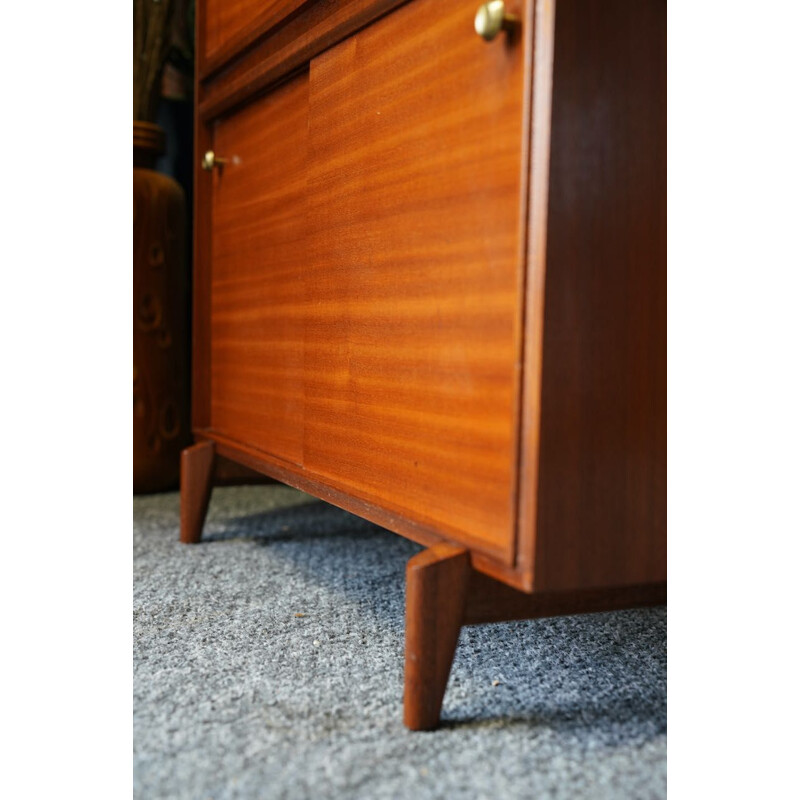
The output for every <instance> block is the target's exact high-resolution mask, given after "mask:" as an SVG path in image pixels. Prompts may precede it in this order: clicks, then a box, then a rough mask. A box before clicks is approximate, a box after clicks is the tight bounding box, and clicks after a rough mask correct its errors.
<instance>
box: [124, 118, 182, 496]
mask: <svg viewBox="0 0 800 800" xmlns="http://www.w3.org/2000/svg"><path fill="white" fill-rule="evenodd" d="M163 147H164V134H163V131H162V130H161V129H160V128H159V127H158V126H157V125H153V124H150V123H145V122H134V123H133V491H134V492H135V493H139V492H155V491H163V490H167V489H173V488H175V487H177V485H178V479H179V473H180V452H181V450H182V449H183V447H185V446H186V445H187V444H188V443H189V433H190V431H189V347H188V343H189V332H188V324H189V315H188V275H187V265H186V255H185V250H186V201H185V197H184V192H183V189H181V187H180V185H179V184H178V183H177V182H176V181H174V180H173V179H172V178H170V177H168V176H167V175H163V174H161V173H159V172H156V171H155V170H153V169H152V167H153V164H154V161H155V157H156V156H157V155H158V154H159V153H160V152H163Z"/></svg>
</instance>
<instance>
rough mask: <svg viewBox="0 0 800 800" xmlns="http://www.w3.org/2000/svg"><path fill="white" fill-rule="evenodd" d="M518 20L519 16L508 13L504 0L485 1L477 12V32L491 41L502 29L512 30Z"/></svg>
mask: <svg viewBox="0 0 800 800" xmlns="http://www.w3.org/2000/svg"><path fill="white" fill-rule="evenodd" d="M518 22H519V17H515V16H514V15H513V14H506V4H505V3H504V2H503V0H491V1H490V2H489V3H484V4H483V5H482V6H481V7H480V8H479V9H478V13H477V14H475V33H477V34H478V36H482V37H483V38H484V39H486V41H487V42H491V41H492V39H494V37H495V36H497V34H498V33H500V31H502V30H507V31H510V30H511V29H512V28H514V26H515V25H517V23H518Z"/></svg>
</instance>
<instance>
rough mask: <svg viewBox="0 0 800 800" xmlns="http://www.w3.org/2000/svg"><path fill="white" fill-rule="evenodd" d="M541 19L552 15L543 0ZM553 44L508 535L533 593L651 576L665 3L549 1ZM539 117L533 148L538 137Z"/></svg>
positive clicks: (662, 500)
mask: <svg viewBox="0 0 800 800" xmlns="http://www.w3.org/2000/svg"><path fill="white" fill-rule="evenodd" d="M547 5H548V4H546V3H545V4H541V6H540V7H541V8H544V9H546V7H547ZM540 23H541V26H542V28H546V27H548V26H552V19H551V18H549V17H547V15H546V12H545V11H542V12H541V16H540ZM537 24H539V23H537ZM537 42H538V40H537ZM552 50H553V66H552V69H553V83H552V111H551V120H552V121H551V123H550V128H551V129H550V132H549V151H550V160H549V175H547V176H545V177H546V179H547V186H548V187H549V192H545V191H543V190H542V187H538V188H539V191H538V193H535V194H534V196H533V200H532V202H533V204H534V209H533V212H532V228H533V236H532V238H531V248H532V252H531V258H530V262H531V267H530V270H529V305H528V308H529V314H528V334H527V335H528V339H527V341H526V365H525V373H526V381H527V383H526V387H525V395H524V402H523V408H524V410H525V411H524V413H525V417H526V418H525V421H524V430H525V431H526V436H525V438H524V444H525V446H524V447H523V451H522V459H523V464H522V481H523V483H522V486H521V496H522V497H523V506H522V515H521V521H520V533H521V536H520V544H521V547H522V548H523V552H524V555H523V559H524V561H525V563H526V564H531V565H532V566H533V568H534V577H533V581H532V584H531V585H532V587H533V588H534V589H535V590H537V591H547V592H551V591H565V590H573V589H584V588H591V587H604V586H625V585H630V584H638V583H647V582H654V583H658V582H661V581H664V580H666V465H667V459H666V329H667V328H666V253H667V247H666V3H663V2H655V1H654V2H638V3H630V2H627V0H580V2H578V0H559V2H558V5H557V10H556V17H555V30H554V38H553V39H552ZM538 63H539V62H538V60H537V65H538ZM538 122H539V117H538V116H537V118H536V121H535V122H534V148H535V147H536V145H537V141H536V139H537V135H541V136H543V137H545V136H546V135H547V133H546V132H544V131H542V129H541V126H539V125H538ZM537 163H538V161H537V160H536V157H535V156H534V168H533V175H534V180H535V179H536V176H537V171H536V166H537ZM539 178H542V176H541V174H540V175H539ZM535 189H536V187H534V190H535ZM545 200H546V201H547V204H548V205H547V208H546V209H545V208H544V207H543V205H542V204H543V203H544V202H545ZM537 204H538V205H537ZM545 214H546V220H547V227H546V250H545V242H544V241H543V240H544V239H545V237H544V235H543V232H542V217H543V216H544V215H545ZM545 253H546V267H545V265H544V264H542V261H541V259H542V256H543V255H544V254H545ZM545 271H546V277H545V276H544V272H545ZM542 280H543V281H544V297H543V298H542V296H541V289H540V286H541V283H542ZM531 281H533V283H530V282H531ZM542 299H543V301H544V308H543V311H541V310H540V309H541V302H542ZM540 326H543V328H540ZM539 370H541V379H540V380H539V378H538V375H539ZM537 397H538V398H540V400H539V403H537ZM537 416H538V419H537ZM537 438H538V441H537ZM537 461H538V474H537Z"/></svg>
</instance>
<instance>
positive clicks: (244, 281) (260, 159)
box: [205, 73, 308, 464]
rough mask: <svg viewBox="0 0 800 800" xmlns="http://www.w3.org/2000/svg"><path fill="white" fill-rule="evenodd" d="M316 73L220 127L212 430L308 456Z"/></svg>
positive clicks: (280, 452) (215, 177)
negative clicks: (309, 150)
mask: <svg viewBox="0 0 800 800" xmlns="http://www.w3.org/2000/svg"><path fill="white" fill-rule="evenodd" d="M307 114H308V75H307V73H303V74H301V75H299V76H297V77H295V78H294V79H293V80H292V81H290V82H288V83H286V84H284V85H282V86H281V87H279V88H277V89H275V90H274V91H273V92H271V93H270V94H268V95H266V96H264V97H263V98H260V99H259V100H257V101H255V102H254V103H252V104H251V105H249V106H247V107H246V108H244V109H242V110H241V111H239V112H238V113H237V114H235V115H232V116H230V117H227V118H222V119H220V120H219V121H217V123H216V124H215V126H214V136H213V147H214V151H215V153H216V154H217V155H218V156H219V157H221V158H226V159H228V162H227V163H226V164H224V165H223V166H222V168H219V169H215V170H214V171H213V174H212V175H206V176H205V179H206V180H209V179H210V180H212V181H213V213H212V217H213V222H212V243H211V286H210V292H211V309H210V315H211V320H210V329H211V345H210V351H211V353H210V359H211V427H212V428H214V429H216V430H220V431H224V432H226V433H227V434H228V435H229V436H232V437H233V438H236V439H239V440H241V441H245V442H250V443H251V444H253V445H254V446H256V447H259V448H261V449H262V450H265V451H267V452H270V453H272V454H274V455H277V456H279V457H281V458H283V459H286V460H288V461H291V462H294V463H297V464H299V463H302V450H303V415H304V404H303V393H304V366H303V364H304V362H303V357H304V354H303V347H304V345H303V338H304V319H305V311H304V306H305V302H306V297H305V285H306V278H305V269H306V264H307V256H306V253H307V247H306V239H305V237H306V200H307V192H306V147H307V130H308V122H307Z"/></svg>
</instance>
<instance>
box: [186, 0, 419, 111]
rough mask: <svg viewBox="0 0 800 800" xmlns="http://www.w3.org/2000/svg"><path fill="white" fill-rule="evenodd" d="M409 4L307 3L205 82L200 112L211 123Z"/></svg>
mask: <svg viewBox="0 0 800 800" xmlns="http://www.w3.org/2000/svg"><path fill="white" fill-rule="evenodd" d="M405 1H406V0H341V1H340V2H336V3H324V2H311V3H306V4H304V5H303V7H302V8H301V9H300V11H299V12H298V13H297V14H296V15H294V16H291V17H288V18H287V19H286V20H285V24H282V25H280V26H278V27H275V28H274V30H272V31H271V32H270V35H269V36H265V37H264V38H263V39H261V40H260V41H259V42H258V43H257V44H255V45H253V47H251V48H249V49H247V50H245V51H244V52H242V53H241V54H240V55H239V56H238V57H237V58H236V59H235V60H234V61H232V62H231V63H229V64H226V66H225V68H224V70H222V71H221V72H220V73H218V74H215V75H213V76H211V77H210V78H209V77H208V76H207V75H206V78H207V79H206V80H205V81H203V87H204V88H203V94H202V97H201V98H200V103H199V106H198V110H199V113H200V116H201V118H202V119H212V118H214V117H216V116H219V115H220V114H222V113H224V112H226V111H228V110H230V109H231V108H233V107H234V106H236V105H240V104H241V103H243V102H245V101H246V100H248V99H249V98H251V97H252V96H253V95H254V94H255V93H256V92H259V91H261V90H263V89H264V88H266V87H267V86H270V85H274V84H275V83H276V82H278V81H280V80H282V79H283V78H285V77H286V76H287V75H289V74H290V73H291V72H293V71H294V70H296V69H298V68H304V67H305V66H306V65H308V63H309V62H310V61H311V60H312V59H314V58H315V57H316V56H318V55H319V54H320V53H322V52H323V51H325V50H326V49H327V48H329V47H331V46H333V45H335V44H336V43H337V42H340V41H342V40H343V39H345V38H346V37H347V36H350V35H352V34H353V33H355V32H356V31H358V30H359V29H360V28H362V27H364V26H365V25H367V24H368V23H370V22H373V21H374V20H376V19H378V18H379V17H381V16H382V15H383V14H385V13H386V12H387V11H390V10H391V9H392V8H394V7H395V6H398V5H400V4H401V3H403V2H405Z"/></svg>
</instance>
